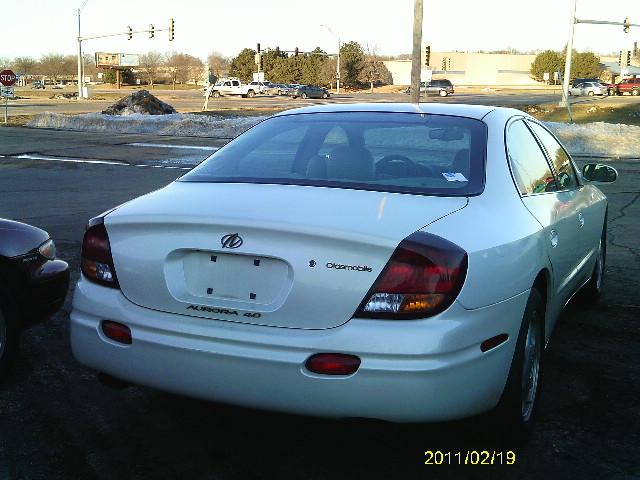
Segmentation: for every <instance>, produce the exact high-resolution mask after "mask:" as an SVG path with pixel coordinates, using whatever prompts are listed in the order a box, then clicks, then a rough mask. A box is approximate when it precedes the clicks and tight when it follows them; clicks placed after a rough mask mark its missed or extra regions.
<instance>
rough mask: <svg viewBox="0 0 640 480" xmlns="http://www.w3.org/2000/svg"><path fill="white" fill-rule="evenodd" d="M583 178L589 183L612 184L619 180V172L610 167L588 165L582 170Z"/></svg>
mask: <svg viewBox="0 0 640 480" xmlns="http://www.w3.org/2000/svg"><path fill="white" fill-rule="evenodd" d="M582 177H583V178H584V179H585V180H588V181H589V182H601V183H611V182H615V181H616V179H617V178H618V172H617V170H616V169H615V168H613V167H610V166H609V165H603V164H601V163H587V164H586V165H585V166H584V167H583V168H582Z"/></svg>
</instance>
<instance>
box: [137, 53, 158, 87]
mask: <svg viewBox="0 0 640 480" xmlns="http://www.w3.org/2000/svg"><path fill="white" fill-rule="evenodd" d="M162 63H163V60H162V54H161V53H160V52H157V51H155V50H152V51H150V52H147V53H145V54H143V55H140V71H141V72H142V75H143V77H144V78H145V79H146V81H147V85H151V89H153V85H154V83H155V82H156V78H157V76H158V70H159V69H160V67H161V66H162Z"/></svg>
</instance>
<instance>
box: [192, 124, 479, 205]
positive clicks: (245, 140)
mask: <svg viewBox="0 0 640 480" xmlns="http://www.w3.org/2000/svg"><path fill="white" fill-rule="evenodd" d="M486 136H487V135H486V127H485V124H484V123H483V122H481V121H479V120H475V119H470V118H466V117H453V116H446V115H429V114H423V113H383V112H340V113H308V114H292V115H283V116H277V117H273V118H269V119H267V120H265V121H264V122H261V123H260V124H258V125H256V126H255V127H253V128H251V129H250V130H248V131H247V132H245V133H243V134H242V135H240V136H239V137H238V138H237V139H235V140H233V141H232V142H230V143H229V144H227V145H226V146H224V147H223V148H221V149H220V150H218V151H217V152H216V153H214V154H213V155H212V156H211V157H209V158H208V159H207V160H205V161H204V162H202V163H201V164H200V165H199V166H198V167H196V168H195V169H193V170H192V171H190V172H189V173H187V174H186V175H184V176H183V177H182V178H181V179H180V181H183V182H218V183H230V182H235V183H274V184H285V185H313V186H319V187H335V188H352V189H362V190H375V191H388V192H400V193H416V194H425V195H446V196H467V195H477V194H479V193H481V192H482V189H483V187H484V164H485V151H486Z"/></svg>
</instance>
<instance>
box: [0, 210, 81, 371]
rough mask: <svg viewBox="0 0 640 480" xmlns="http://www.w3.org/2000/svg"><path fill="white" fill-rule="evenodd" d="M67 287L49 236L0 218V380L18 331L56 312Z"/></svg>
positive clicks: (64, 271)
mask: <svg viewBox="0 0 640 480" xmlns="http://www.w3.org/2000/svg"><path fill="white" fill-rule="evenodd" d="M68 286H69V266H68V265H67V263H66V262H63V261H62V260H58V259H56V247H55V244H54V243H53V240H51V238H49V234H48V233H47V232H45V231H44V230H41V229H39V228H36V227H33V226H31V225H27V224H24V223H20V222H14V221H12V220H6V219H1V218H0V379H2V377H3V374H4V373H5V372H6V370H7V367H8V366H9V364H10V362H11V360H12V358H13V357H14V355H15V353H16V348H17V346H18V338H19V336H20V331H21V330H23V329H25V328H26V327H28V326H31V325H33V324H34V323H37V322H38V321H39V320H41V319H43V318H45V317H46V316H48V315H51V314H53V313H55V312H56V311H58V310H59V309H60V307H62V304H63V303H64V300H65V297H66V295H67V288H68Z"/></svg>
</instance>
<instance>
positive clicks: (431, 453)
mask: <svg viewBox="0 0 640 480" xmlns="http://www.w3.org/2000/svg"><path fill="white" fill-rule="evenodd" d="M424 456H425V461H424V464H425V465H513V464H515V463H516V452H514V451H512V450H508V451H506V452H502V451H496V450H466V451H459V452H443V451H442V450H427V451H426V452H424Z"/></svg>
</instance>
